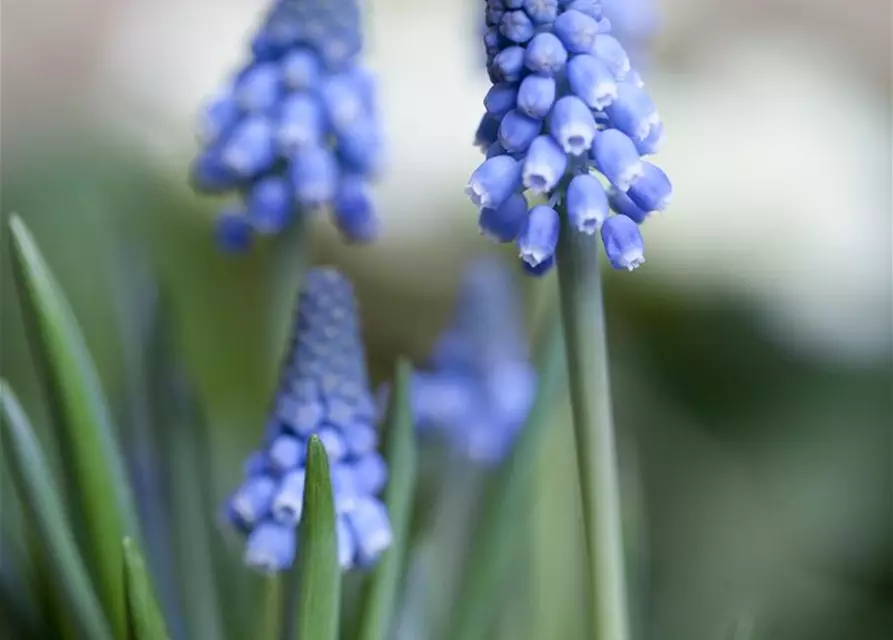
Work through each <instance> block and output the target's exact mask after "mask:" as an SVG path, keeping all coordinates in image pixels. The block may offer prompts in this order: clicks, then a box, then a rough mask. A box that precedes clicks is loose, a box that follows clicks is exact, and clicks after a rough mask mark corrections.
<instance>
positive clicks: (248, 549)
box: [245, 522, 296, 574]
mask: <svg viewBox="0 0 893 640" xmlns="http://www.w3.org/2000/svg"><path fill="white" fill-rule="evenodd" d="M295 546H296V545H295V531H294V528H293V527H290V526H287V525H282V524H278V523H276V522H262V523H261V524H259V525H258V526H257V527H255V529H254V531H252V532H251V535H249V536H248V540H247V541H246V543H245V564H247V565H248V566H249V567H251V568H253V569H257V570H258V571H261V572H263V573H267V574H271V573H276V572H277V571H283V570H285V569H287V568H289V567H290V566H291V564H292V562H294V559H295Z"/></svg>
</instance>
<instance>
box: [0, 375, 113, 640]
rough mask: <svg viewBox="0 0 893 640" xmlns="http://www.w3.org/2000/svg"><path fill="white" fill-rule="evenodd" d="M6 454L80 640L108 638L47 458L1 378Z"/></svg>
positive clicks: (108, 634)
mask: <svg viewBox="0 0 893 640" xmlns="http://www.w3.org/2000/svg"><path fill="white" fill-rule="evenodd" d="M0 405H2V417H3V420H2V421H0V422H2V424H3V425H5V429H4V430H3V435H4V436H5V438H4V442H5V444H6V445H7V446H6V447H5V448H4V449H5V451H4V453H5V456H6V458H7V461H8V463H9V466H10V471H11V472H12V476H13V478H14V480H15V483H16V488H17V490H18V491H19V495H20V496H21V500H22V504H23V506H24V508H25V509H26V512H27V515H28V517H29V518H30V520H31V521H32V523H33V526H34V529H35V530H36V531H37V533H38V535H39V537H40V540H41V543H42V545H43V550H44V553H45V557H46V558H48V559H49V562H50V565H51V567H52V569H53V577H54V578H55V581H54V585H55V587H56V588H58V589H59V590H60V595H61V596H62V597H61V598H60V599H61V600H63V601H65V602H67V603H68V606H69V607H70V610H71V616H72V621H73V623H74V624H75V625H76V626H77V628H78V631H79V633H80V636H81V637H83V638H90V640H94V639H95V640H111V638H112V634H111V631H110V630H109V627H108V623H107V621H106V619H105V618H104V616H103V613H102V607H101V606H100V604H99V600H98V599H97V597H96V594H95V592H94V591H93V587H92V585H91V584H90V579H89V576H88V574H87V570H86V568H85V567H84V563H83V560H82V559H81V556H80V555H79V554H78V549H77V546H76V544H75V541H74V536H73V534H72V532H71V528H70V526H69V523H68V521H67V520H66V517H65V512H64V511H63V508H62V501H61V499H60V497H59V494H58V493H57V491H56V488H55V487H54V486H53V484H52V480H51V478H50V476H49V473H48V469H49V466H48V465H47V460H46V456H44V454H43V451H42V450H41V448H40V443H39V442H38V440H37V437H36V436H35V434H34V429H33V428H32V427H31V424H30V422H29V421H28V418H27V416H26V415H25V412H24V410H23V409H22V407H21V405H20V404H19V402H18V399H17V398H16V397H15V395H14V394H13V392H12V390H11V389H10V388H9V386H8V385H7V383H6V382H5V381H3V380H0Z"/></svg>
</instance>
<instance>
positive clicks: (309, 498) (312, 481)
mask: <svg viewBox="0 0 893 640" xmlns="http://www.w3.org/2000/svg"><path fill="white" fill-rule="evenodd" d="M302 513H303V515H302V517H301V525H300V534H299V539H298V561H297V562H296V563H295V566H294V568H293V569H292V570H291V572H290V574H289V576H288V582H289V584H288V585H287V587H286V596H285V597H286V601H285V606H284V607H283V611H282V615H283V622H282V628H281V629H282V636H281V637H282V640H296V639H297V640H311V639H312V640H336V639H337V638H338V611H339V607H340V604H341V603H340V600H341V568H340V567H339V566H338V540H337V537H336V533H335V506H334V501H333V499H332V480H331V476H330V472H329V459H328V455H327V454H326V450H325V447H323V444H322V441H320V439H319V436H316V435H314V436H311V438H310V441H309V442H308V443H307V480H306V484H305V485H304V505H303V509H302ZM295 600H297V610H295V609H296V607H295ZM295 630H297V632H295Z"/></svg>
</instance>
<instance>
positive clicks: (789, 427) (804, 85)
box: [0, 0, 893, 640]
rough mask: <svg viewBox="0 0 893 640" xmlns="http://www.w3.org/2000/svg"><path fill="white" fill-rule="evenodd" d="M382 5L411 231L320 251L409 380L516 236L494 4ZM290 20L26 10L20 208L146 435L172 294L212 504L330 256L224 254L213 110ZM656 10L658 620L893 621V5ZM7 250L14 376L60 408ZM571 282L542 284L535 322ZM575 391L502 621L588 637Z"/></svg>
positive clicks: (648, 316)
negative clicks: (44, 384)
mask: <svg viewBox="0 0 893 640" xmlns="http://www.w3.org/2000/svg"><path fill="white" fill-rule="evenodd" d="M630 2H631V3H633V4H637V3H638V4H643V5H646V6H647V5H650V4H652V3H651V2H648V1H647V0H630ZM367 4H369V5H371V6H370V7H369V10H368V12H367V24H368V40H367V43H368V52H369V63H370V65H371V66H372V67H373V68H374V69H375V70H376V71H377V72H378V74H379V76H380V78H381V83H382V84H381V91H382V92H383V95H382V98H383V106H384V113H385V116H386V121H387V127H388V134H389V137H390V145H389V146H390V150H389V166H390V170H389V172H388V174H387V176H386V178H385V179H384V181H383V183H382V184H381V186H380V189H379V193H380V197H381V203H382V215H383V228H384V235H383V238H382V239H381V241H380V242H379V243H378V244H376V245H375V246H372V247H364V248H356V247H346V246H343V245H342V244H341V243H340V242H339V240H338V239H337V238H336V236H335V233H334V231H333V230H332V229H330V228H329V226H328V225H327V224H324V223H323V222H319V223H318V224H314V225H313V226H312V228H311V233H312V235H313V242H312V247H313V251H312V256H311V257H310V259H311V260H312V261H314V262H326V263H332V264H335V265H338V266H339V267H341V268H342V269H343V270H344V271H345V272H346V273H347V274H348V275H349V276H351V277H352V278H353V279H354V281H355V283H356V285H357V288H358V293H359V297H360V303H361V307H362V310H363V321H364V331H365V335H366V341H367V345H368V349H369V353H370V360H371V364H372V367H373V370H374V371H375V372H377V373H378V375H379V376H380V375H383V373H382V372H387V371H388V370H389V366H390V363H391V362H392V361H393V360H394V358H395V357H396V356H397V355H399V354H408V355H410V356H412V357H413V358H416V359H417V360H420V361H421V360H422V359H424V356H425V355H426V353H427V352H428V349H429V348H430V346H431V344H432V341H433V340H434V339H435V338H436V336H437V335H438V332H439V331H440V330H441V329H442V328H443V327H444V325H445V324H446V322H447V320H448V314H449V312H450V309H451V305H452V302H453V296H454V294H455V291H456V287H457V285H458V282H459V277H460V275H461V272H462V268H463V265H464V264H466V263H467V262H468V261H469V260H470V259H471V258H472V257H473V256H476V255H479V254H481V253H482V252H487V251H492V248H491V247H490V246H489V245H487V244H486V243H485V242H484V241H483V240H482V239H481V238H480V237H479V236H478V234H477V230H476V222H475V212H474V211H473V209H472V207H471V205H470V204H469V203H468V202H467V200H466V199H465V198H464V196H463V195H462V188H463V186H464V183H465V180H466V179H467V176H468V174H469V173H470V171H471V170H472V169H473V168H474V167H475V166H476V164H477V162H478V151H477V150H476V149H474V148H473V147H472V145H471V137H472V134H473V131H474V129H475V127H476V124H477V119H478V118H479V116H480V113H481V109H482V107H481V99H482V97H483V95H484V93H485V91H486V88H487V86H488V81H487V78H486V74H485V72H484V70H483V65H482V62H483V61H482V53H481V52H480V50H479V48H478V46H477V38H478V33H479V32H478V28H477V24H478V22H477V20H478V15H479V9H480V8H479V6H478V4H479V3H478V2H475V1H473V0H462V1H454V2H425V3H421V2H413V1H411V0H375V1H374V2H372V1H371V0H370V1H369V2H367ZM265 5H266V1H265V0H215V1H214V2H211V1H210V0H188V1H184V0H153V1H151V2H150V1H148V0H80V1H79V2H76V3H53V4H52V5H51V6H47V5H46V4H45V3H33V2H26V1H25V0H4V2H3V6H2V39H0V44H2V193H0V195H2V207H0V209H2V215H3V216H4V217H5V216H7V215H8V214H10V213H11V212H18V213H20V214H21V215H22V216H23V217H24V219H25V220H26V222H27V223H28V224H29V225H30V226H31V227H32V229H33V230H34V231H35V234H36V235H37V239H38V241H39V243H40V245H41V247H42V249H43V251H44V253H45V254H46V255H47V257H48V259H49V261H50V263H51V266H52V267H53V268H54V270H55V272H56V274H57V276H58V278H59V279H60V280H61V282H62V284H63V286H64V287H65V290H66V292H67V293H68V295H69V298H70V299H71V301H72V304H73V306H74V309H75V312H76V314H77V317H78V319H79V321H80V324H81V327H82V328H83V330H84V332H85V334H86V336H87V339H88V343H89V346H90V348H91V351H92V353H93V355H94V358H95V359H96V360H97V362H98V364H99V367H100V370H101V374H102V378H103V381H104V384H105V389H106V391H107V393H108V394H109V396H110V397H111V399H112V401H113V403H114V404H115V405H116V407H117V409H118V411H119V412H120V414H121V415H129V416H130V419H122V424H128V425H133V424H139V423H140V421H139V420H134V419H133V416H134V415H139V412H140V410H139V407H140V406H141V399H140V397H139V396H140V393H139V391H138V389H139V388H140V387H139V386H138V385H134V383H133V381H134V380H135V379H138V378H139V376H140V372H141V371H142V370H143V369H144V368H145V367H146V364H145V362H144V359H145V356H146V351H145V348H144V346H145V345H143V344H142V343H141V336H142V333H141V331H142V330H143V325H144V324H145V323H144V320H145V317H146V314H148V313H149V310H150V309H158V308H160V309H161V310H162V311H161V313H162V315H163V316H164V318H165V319H166V322H167V323H169V325H170V327H171V328H172V334H173V335H174V336H175V337H174V342H175V344H176V351H177V353H178V354H180V356H181V357H182V362H183V367H184V369H183V370H184V371H185V372H186V378H185V379H186V380H187V381H188V383H189V385H190V386H191V388H192V389H194V392H195V396H196V398H197V400H198V404H199V406H200V408H201V410H202V411H203V413H204V414H205V415H206V417H207V421H208V424H209V425H210V427H211V433H210V436H211V443H210V445H209V451H210V458H211V463H212V471H213V474H214V478H215V479H216V482H217V485H216V486H217V487H218V492H217V495H216V496H215V498H222V497H223V495H225V492H226V491H227V488H229V487H232V486H234V485H235V483H236V481H237V478H238V476H239V473H240V464H239V460H240V458H241V457H242V456H243V455H244V454H245V453H246V452H247V451H248V450H249V449H250V448H251V447H252V445H253V444H254V442H255V441H256V439H257V438H258V437H259V434H260V430H261V425H262V423H263V416H264V413H265V411H266V403H267V398H268V396H269V394H270V392H271V390H272V389H273V387H274V384H275V376H276V373H277V371H276V364H277V358H278V352H279V350H280V348H281V346H282V343H283V340H284V338H285V333H286V331H287V325H288V322H289V319H290V315H289V314H290V308H291V306H292V302H293V299H294V295H295V283H296V282H297V279H298V273H297V267H298V264H299V262H300V259H301V258H300V257H299V256H298V255H297V252H296V250H295V247H296V245H295V242H294V240H295V238H294V237H288V236H286V237H282V238H279V239H278V240H276V241H273V242H267V243H266V244H263V243H262V244H261V245H260V246H258V247H256V248H255V250H254V251H253V252H252V253H251V255H250V256H248V257H247V258H245V259H236V260H234V259H231V258H227V257H225V256H222V255H220V254H219V253H218V252H217V251H216V250H215V248H214V246H213V243H212V241H211V222H212V220H213V214H214V211H215V208H216V206H217V204H218V203H215V202H213V201H211V200H209V199H207V198H202V197H199V196H197V195H195V194H193V193H192V192H191V191H190V189H189V188H188V185H187V181H186V176H187V173H188V163H189V161H190V158H191V156H192V154H193V153H194V152H195V150H196V142H195V138H194V134H193V114H194V113H195V111H196V109H197V107H198V106H199V104H200V103H201V101H202V99H203V98H204V97H206V96H207V95H208V94H209V93H211V92H212V91H213V90H214V88H215V87H216V86H217V85H218V83H219V82H220V81H221V79H223V78H224V77H225V76H226V75H227V74H228V73H229V72H230V71H231V70H232V69H233V68H234V66H235V65H236V64H237V63H238V62H239V61H240V59H241V57H242V55H243V54H244V51H245V44H246V39H247V36H248V33H249V32H250V30H251V29H252V28H253V27H254V26H255V24H256V23H257V21H258V20H259V18H260V14H261V12H262V11H263V10H264V8H265ZM655 6H656V10H657V11H658V14H657V15H658V17H659V21H658V23H657V24H656V25H654V27H655V28H654V30H653V39H651V40H650V41H649V42H647V43H646V42H643V43H642V48H641V52H640V54H639V55H640V60H639V64H640V66H642V67H643V68H644V69H645V71H644V72H643V75H644V76H645V78H646V80H647V81H648V83H649V86H650V88H651V90H652V92H653V94H654V96H655V99H656V102H657V103H658V105H659V106H660V108H661V112H662V116H663V119H664V121H665V122H666V126H667V131H668V139H667V143H666V145H665V147H664V149H663V151H662V153H661V155H660V156H659V158H658V162H659V163H660V164H661V166H663V167H664V168H665V169H666V171H667V173H668V174H669V175H670V176H671V177H672V178H673V181H674V183H675V189H676V193H675V199H674V204H673V206H672V207H671V209H670V211H669V212H668V213H667V214H665V215H663V216H661V217H659V218H656V219H654V220H651V221H649V222H648V224H647V225H646V226H645V227H644V233H645V239H646V244H647V255H648V263H647V264H646V265H645V267H644V268H643V269H641V270H639V271H638V272H636V273H635V274H625V273H624V274H613V273H612V274H610V275H609V277H608V283H607V290H608V300H607V305H608V314H609V332H610V336H609V339H610V349H611V356H612V362H611V366H612V372H613V376H614V398H615V408H616V414H617V423H618V431H619V437H620V442H621V448H622V451H621V462H622V466H623V471H624V491H625V495H626V496H627V497H626V505H627V511H628V531H629V545H628V546H629V548H630V556H631V567H632V572H633V577H632V588H633V589H634V593H635V595H634V596H633V598H634V602H635V609H636V626H637V629H638V630H639V633H640V634H641V637H643V638H646V637H647V638H654V639H656V640H677V639H678V640H701V639H705V640H715V639H725V638H729V639H735V640H743V639H753V640H757V639H759V640H763V639H769V638H771V639H777V640H799V639H803V640H807V639H808V640H826V639H827V640H851V639H852V640H873V639H874V638H878V639H880V638H886V637H890V636H888V635H887V634H888V633H889V632H890V631H891V630H893V612H891V605H890V603H891V602H893V523H891V517H893V512H891V496H893V477H891V456H893V439H891V435H893V432H891V426H893V400H891V394H893V377H891V374H893V370H891V352H893V319H891V315H893V258H891V237H893V228H891V221H893V203H891V185H893V168H891V144H893V126H891V125H893V122H891V105H890V100H891V43H890V30H891V15H890V13H891V7H890V3H889V2H887V0H851V1H849V2H845V3H844V2H835V1H834V0H759V1H752V2H737V1H735V0H662V1H660V2H657V3H656V4H655ZM646 26H647V25H646ZM4 230H5V225H4ZM6 253H7V252H6V251H5V246H4V250H3V254H4V255H3V258H2V260H3V261H2V265H3V273H2V280H0V286H2V290H0V295H2V303H3V307H2V351H0V354H2V373H3V376H4V377H7V378H9V379H10V381H11V383H12V384H13V386H14V387H15V388H16V389H17V390H18V393H19V394H20V396H22V398H23V400H24V401H25V404H26V405H27V406H28V408H29V410H30V411H31V413H32V414H33V415H35V416H38V417H45V413H44V412H43V409H42V396H41V393H40V389H39V387H38V386H37V384H36V379H35V376H34V372H33V368H32V365H31V363H30V358H29V354H28V351H27V346H26V344H25V341H24V334H23V331H22V320H21V317H20V315H19V312H18V308H17V304H16V301H15V291H14V287H13V286H12V280H11V277H10V273H9V262H8V255H6ZM505 257H506V259H507V261H509V264H512V266H515V265H514V263H513V262H511V260H512V256H511V252H510V251H508V252H507V253H505ZM519 279H520V278H519ZM553 284H554V283H551V282H550V280H549V279H546V280H545V281H543V282H537V283H532V282H524V291H525V295H526V300H527V302H528V304H527V308H528V309H529V315H530V322H529V325H530V327H531V330H533V329H534V327H535V325H536V322H535V320H536V318H537V317H539V315H540V313H539V312H541V311H542V310H543V309H545V308H546V307H548V306H549V305H552V304H554V303H555V301H556V299H555V291H554V287H553V286H552V285H553ZM159 292H160V293H159ZM159 299H160V300H161V301H162V304H161V305H160V307H159V306H156V302H158V300H159ZM565 405H566V402H564V401H563V402H560V403H558V404H557V405H556V407H555V413H554V424H553V425H552V426H551V428H550V436H551V437H550V438H549V439H548V441H547V442H546V444H545V445H544V448H543V451H542V456H541V461H540V462H541V464H540V467H539V469H538V470H537V479H536V484H535V490H534V491H533V493H532V495H531V506H532V509H531V514H530V518H529V519H527V520H524V521H519V522H518V525H517V532H518V535H519V536H526V537H527V541H526V545H527V548H528V552H527V553H526V554H525V557H526V558H527V561H525V562H524V563H523V566H522V567H519V571H520V572H522V573H521V575H522V576H523V579H521V580H519V581H517V582H516V583H515V585H516V586H515V587H513V589H515V590H516V591H517V593H515V591H513V592H512V595H511V597H510V598H509V606H508V608H507V610H506V615H505V616H504V617H505V623H504V625H501V627H500V631H499V633H500V634H501V635H500V636H499V637H505V638H517V637H520V635H519V632H518V631H517V630H518V629H524V630H525V632H526V633H528V634H530V635H529V637H533V638H542V639H552V638H555V639H564V638H568V639H575V638H580V637H582V636H581V633H582V632H581V631H580V628H579V626H580V625H579V623H578V621H580V620H581V619H582V616H581V615H580V606H581V604H582V596H581V593H582V586H581V585H582V582H581V576H580V575H579V567H580V566H581V563H580V562H579V554H580V553H582V548H581V546H580V545H581V540H580V535H579V528H580V523H579V514H578V513H577V509H578V506H577V495H576V493H575V491H576V489H575V484H574V483H575V476H574V472H573V463H572V461H573V451H572V446H573V444H572V434H571V429H570V424H569V421H568V411H567V407H566V406H565ZM36 421H37V422H40V421H41V420H40V419H37V420H36ZM143 423H144V424H143V427H144V428H145V429H148V430H149V431H151V429H152V428H153V426H154V425H153V424H152V420H150V419H144V420H143ZM184 428H188V427H184ZM122 437H123V438H124V439H125V440H128V441H133V440H136V441H138V440H139V434H134V433H124V434H122ZM4 500H7V501H8V500H9V496H6V497H5V498H4ZM6 504H9V502H7V503H6ZM7 511H8V510H7ZM441 537H446V538H448V537H449V536H448V535H445V536H441ZM434 548H435V549H441V548H442V549H450V548H453V549H454V548H455V545H453V546H452V547H451V546H450V542H449V540H446V541H445V542H444V543H443V546H442V547H436V546H435V547H434ZM232 552H233V554H234V556H237V554H238V550H237V549H235V548H234V549H233V551H232ZM436 553H437V552H435V555H436ZM443 553H444V554H445V553H447V552H446V551H443ZM435 566H436V565H435ZM421 573H422V574H424V572H421ZM414 579H417V580H420V581H421V583H424V582H425V576H424V575H422V577H420V578H419V577H417V578H414ZM428 580H429V582H430V576H429V578H428ZM407 624H409V625H410V628H411V623H407ZM502 627H504V628H502ZM494 633H495V632H494ZM405 635H406V636H407V637H408V638H413V637H421V638H424V637H425V636H424V635H417V634H416V635H415V636H414V635H413V632H412V631H408V632H406V634H405Z"/></svg>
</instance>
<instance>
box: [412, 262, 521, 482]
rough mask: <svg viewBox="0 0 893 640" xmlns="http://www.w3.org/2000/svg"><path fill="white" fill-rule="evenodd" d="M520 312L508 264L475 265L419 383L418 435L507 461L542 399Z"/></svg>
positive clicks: (415, 396)
mask: <svg viewBox="0 0 893 640" xmlns="http://www.w3.org/2000/svg"><path fill="white" fill-rule="evenodd" d="M520 307H521V305H520V302H519V299H518V294H517V291H516V290H515V287H514V283H513V282H512V276H511V274H510V273H509V272H508V270H507V269H506V268H505V267H504V266H503V265H502V263H500V262H498V261H496V260H493V259H479V260H477V261H475V262H473V263H472V264H471V265H470V266H469V267H467V268H466V270H465V273H464V276H463V280H462V285H461V289H460V293H459V300H458V302H457V305H456V310H455V312H454V314H453V319H452V322H451V324H450V326H449V328H448V329H447V330H446V331H445V332H444V334H443V335H442V336H441V338H440V340H439V341H438V343H437V345H436V346H435V349H434V353H433V354H432V357H431V361H430V365H429V367H428V368H426V369H421V370H419V371H417V372H416V373H415V374H414V376H413V380H412V407H413V417H414V420H415V423H416V426H417V428H418V429H419V431H420V432H422V433H436V434H439V435H440V436H442V437H443V438H444V439H445V440H446V441H447V442H448V443H449V444H450V445H451V446H452V447H453V448H454V449H455V450H456V451H457V452H458V453H459V454H460V455H462V456H464V457H466V458H468V459H470V460H473V461H474V462H477V463H480V464H485V465H489V464H496V463H498V462H500V461H501V460H503V459H504V458H505V456H506V455H507V454H508V452H509V451H510V450H511V446H512V444H513V443H514V441H515V439H516V437H517V435H518V433H519V431H520V429H521V427H522V426H523V425H524V422H525V420H526V418H527V414H528V413H529V411H530V408H531V406H532V404H533V400H534V398H535V396H536V389H537V374H536V370H535V369H534V367H533V364H532V363H531V362H530V359H529V354H528V348H527V340H526V337H525V335H524V330H523V326H522V318H523V315H522V310H521V308H520Z"/></svg>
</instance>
